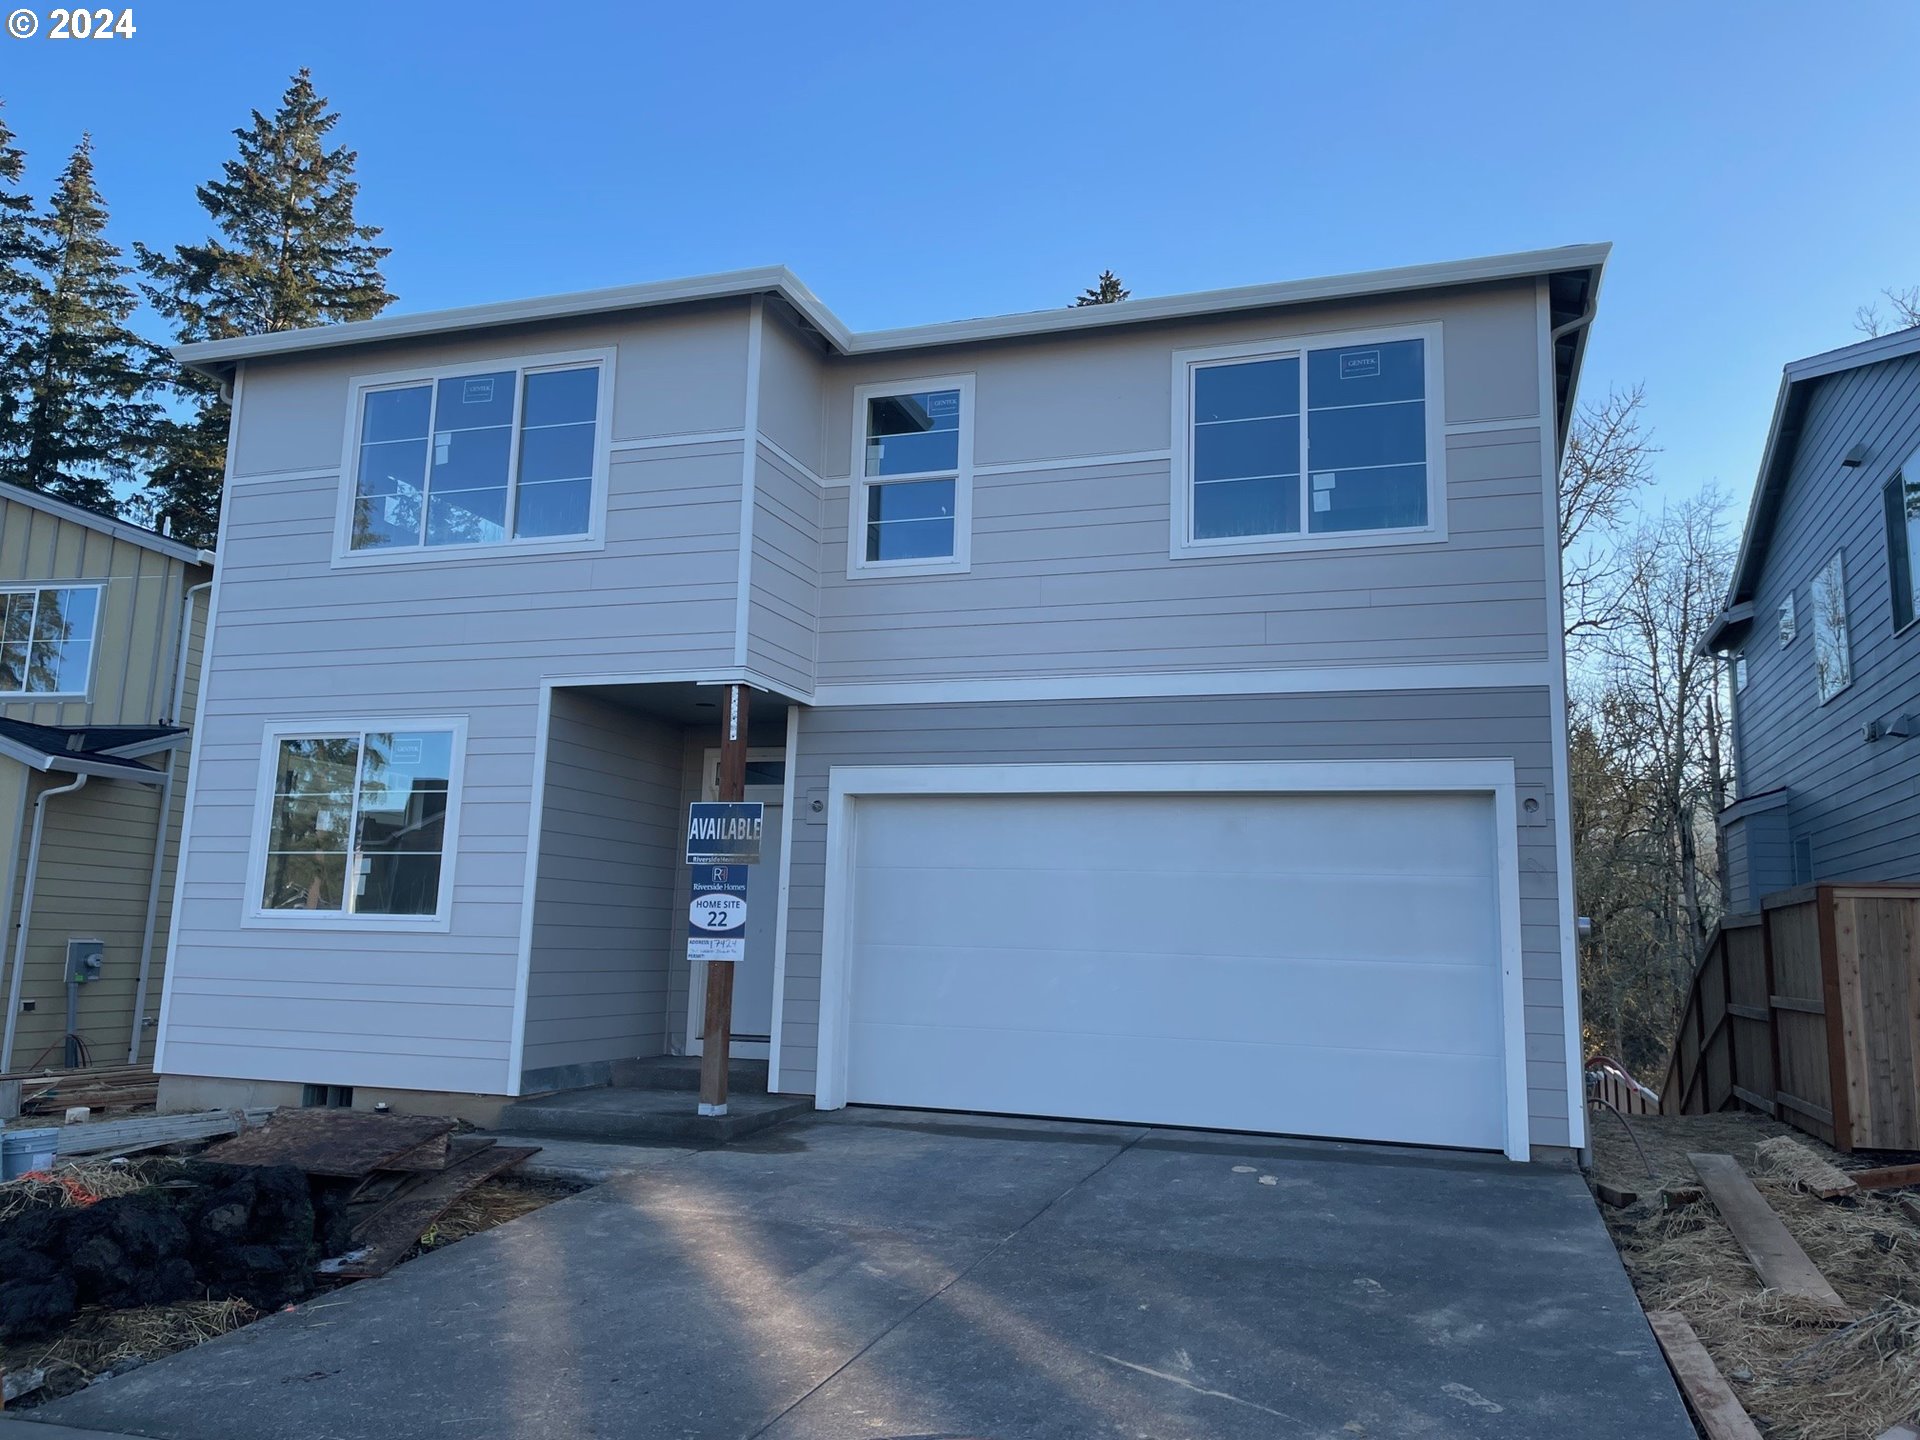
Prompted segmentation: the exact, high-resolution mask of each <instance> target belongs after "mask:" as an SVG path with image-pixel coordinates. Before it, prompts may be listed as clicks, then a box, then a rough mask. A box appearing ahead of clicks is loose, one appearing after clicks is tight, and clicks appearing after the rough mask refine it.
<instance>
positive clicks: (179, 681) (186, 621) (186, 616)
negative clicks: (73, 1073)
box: [0, 552, 213, 1071]
mask: <svg viewBox="0 0 1920 1440" xmlns="http://www.w3.org/2000/svg"><path fill="white" fill-rule="evenodd" d="M203 553H204V552H203ZM212 588H213V582H212V581H211V580H203V581H201V582H200V584H198V585H194V586H190V587H189V588H188V590H187V593H186V595H185V596H184V597H182V599H181V603H180V635H179V638H178V640H177V642H176V643H175V646H174V652H175V659H174V669H173V706H172V709H171V710H169V712H168V714H167V719H168V720H169V721H170V722H172V723H174V724H178V723H179V719H180V707H181V706H182V705H184V704H185V703H186V697H187V656H188V654H189V653H190V651H191V649H192V645H193V605H194V598H195V597H196V596H198V595H199V594H200V592H201V591H203V590H210V589H212ZM188 754H189V755H191V754H192V751H191V749H189V751H188ZM178 760H179V757H178V756H177V755H169V756H168V757H167V778H166V779H165V780H163V781H162V782H161V784H160V814H159V817H158V818H157V819H156V820H155V821H154V824H153V864H152V867H151V869H149V871H148V872H147V918H146V921H145V923H144V924H143V925H142V926H141V928H140V979H139V981H138V982H137V983H136V984H135V986H134V991H133V1033H132V1034H131V1035H129V1036H128V1037H127V1063H128V1064H129V1065H137V1064H139V1063H140V1040H141V1035H142V1032H143V1029H144V1025H143V1022H144V1021H145V1019H146V1009H147V991H148V989H149V987H150V984H151V982H152V979H153V937H154V934H155V933H156V931H157V930H158V929H159V924H160V877H161V872H162V871H164V870H165V869H166V867H167V839H168V837H169V836H170V835H171V834H172V831H173V775H174V771H175V769H176V768H177V767H178ZM5 1068H6V1067H5V1066H0V1071H4V1069H5Z"/></svg>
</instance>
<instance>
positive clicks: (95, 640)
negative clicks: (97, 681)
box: [0, 580, 107, 705]
mask: <svg viewBox="0 0 1920 1440" xmlns="http://www.w3.org/2000/svg"><path fill="white" fill-rule="evenodd" d="M42 590H91V591H93V592H94V599H93V633H92V634H91V635H89V636H88V637H87V673H86V675H85V676H84V677H83V678H82V679H81V682H80V688H79V689H78V690H0V705H40V704H47V703H52V702H58V701H65V700H85V699H88V698H89V697H91V696H92V694H93V676H94V671H95V664H94V662H95V661H96V660H98V659H99V658H100V622H101V620H102V619H103V618H104V617H105V615H106V610H107V586H106V582H105V581H102V580H22V581H20V582H18V583H17V584H13V583H10V584H6V585H0V597H4V596H7V595H38V594H39V593H40V592H41V591H42ZM35 604H36V607H37V605H38V602H37V601H36V602H35ZM34 613H35V615H36V616H37V615H38V613H39V611H38V609H37V608H36V610H35V612H34ZM29 645H31V642H29Z"/></svg>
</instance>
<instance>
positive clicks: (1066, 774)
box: [814, 759, 1571, 1161]
mask: <svg viewBox="0 0 1920 1440" xmlns="http://www.w3.org/2000/svg"><path fill="white" fill-rule="evenodd" d="M827 786H828V789H827V841H826V845H827V873H826V884H825V895H824V902H823V917H822V922H823V928H822V934H821V954H820V1016H819V1032H818V1041H817V1043H818V1047H819V1048H818V1050H817V1052H816V1067H817V1068H816V1070H815V1078H814V1105H815V1108H816V1109H820V1110H838V1109H841V1108H842V1107H844V1106H845V1105H846V1103H847V1056H848V1049H849V1046H848V1034H849V1027H850V1026H851V1023H852V1003H853V898H854V894H853V892H854V861H855V856H856V845H857V835H856V832H857V829H858V824H859V821H858V815H859V808H860V801H861V799H862V798H864V797H869V796H889V795H895V796H898V795H1066V796H1071V795H1264V794H1273V795H1286V794H1302V795H1312V794H1339V793H1342V792H1348V793H1353V794H1381V793H1386V794H1395V793H1410V794H1427V793H1461V792H1465V793H1469V794H1485V795H1487V796H1489V797H1490V798H1491V799H1492V802H1493V807H1492V808H1493V821H1494V846H1495V856H1496V860H1497V870H1498V875H1497V882H1496V883H1497V890H1498V893H1497V897H1496V900H1497V904H1498V907H1499V927H1500V962H1499V970H1500V1020H1501V1040H1502V1045H1503V1047H1504V1049H1503V1056H1504V1060H1503V1076H1504V1082H1505V1083H1504V1089H1505V1092H1506V1093H1505V1097H1504V1099H1505V1114H1504V1122H1505V1123H1504V1129H1505V1132H1506V1134H1505V1145H1504V1149H1505V1152H1506V1155H1507V1157H1508V1158H1509V1159H1511V1160H1519V1161H1524V1160H1526V1159H1528V1158H1529V1156H1530V1153H1531V1152H1530V1144H1531V1140H1530V1129H1529V1127H1530V1124H1531V1121H1530V1118H1529V1116H1528V1113H1527V1056H1526V1020H1525V1013H1526V997H1525V993H1524V985H1523V978H1522V974H1521V970H1522V949H1523V947H1522V944H1521V934H1520V837H1519V828H1518V826H1519V820H1518V811H1517V809H1516V804H1517V800H1516V794H1517V784H1516V780H1515V774H1514V766H1513V762H1512V761H1511V760H1492V759H1485V760H1267V761H1254V762H1250V763H1243V762H1240V761H1174V762H1166V763H1151V762H1150V763H1135V762H1115V763H1096V764H1072V763H1049V764H1012V765H897V766H896V765H873V766H868V765H835V766H832V767H831V768H830V769H829V771H828V779H827ZM1569 1018H1571V1015H1569Z"/></svg>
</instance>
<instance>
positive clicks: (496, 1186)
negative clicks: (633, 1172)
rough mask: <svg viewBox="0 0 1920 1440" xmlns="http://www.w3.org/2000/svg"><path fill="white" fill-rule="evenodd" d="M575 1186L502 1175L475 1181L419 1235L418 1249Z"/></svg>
mask: <svg viewBox="0 0 1920 1440" xmlns="http://www.w3.org/2000/svg"><path fill="white" fill-rule="evenodd" d="M578 1189H579V1187H578V1186H575V1185H568V1184H565V1183H563V1182H560V1181H551V1180H529V1179H514V1178H512V1177H510V1176H509V1177H505V1178H502V1179H497V1180H489V1181H487V1182H486V1183H485V1184H482V1185H476V1186H474V1188H473V1189H471V1190H469V1191H468V1192H467V1193H466V1194H465V1195H462V1196H461V1197H460V1198H459V1199H458V1200H456V1201H455V1202H454V1203H453V1206H452V1208H450V1209H449V1210H448V1211H447V1213H446V1214H444V1215H442V1216H441V1217H440V1218H439V1219H438V1220H436V1221H434V1222H433V1224H432V1225H430V1226H428V1227H427V1232H426V1233H425V1234H424V1235H422V1236H421V1237H420V1249H422V1250H435V1249H438V1248H439V1247H440V1246H442V1245H451V1244H452V1243H453V1242H454V1241H456V1240H464V1239H466V1238H467V1236H469V1235H478V1234H479V1233H480V1232H481V1231H482V1230H491V1229H493V1227H494V1226H496V1225H504V1224H506V1223H507V1222H508V1221H509V1220H518V1219H519V1218H520V1217H521V1216H522V1215H531V1214H532V1213H533V1212H534V1211H536V1210H540V1209H544V1208H545V1207H546V1206H548V1205H551V1204H552V1203H553V1202H554V1201H556V1200H562V1199H565V1198H566V1197H567V1196H568V1195H571V1194H574V1193H575V1192H576V1191H577V1190H578Z"/></svg>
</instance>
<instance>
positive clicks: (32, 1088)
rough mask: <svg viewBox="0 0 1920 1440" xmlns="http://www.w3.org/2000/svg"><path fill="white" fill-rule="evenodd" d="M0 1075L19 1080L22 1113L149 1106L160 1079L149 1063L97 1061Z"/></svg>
mask: <svg viewBox="0 0 1920 1440" xmlns="http://www.w3.org/2000/svg"><path fill="white" fill-rule="evenodd" d="M0 1078H5V1079H7V1080H18V1081H19V1082H20V1113H21V1114H22V1115H62V1114H65V1113H66V1112H67V1111H68V1110H70V1109H73V1108H75V1107H79V1106H85V1107H87V1108H88V1109H91V1110H100V1111H108V1110H121V1111H127V1110H151V1109H152V1108H153V1106H154V1102H155V1101H156V1100H157V1099H158V1098H159V1095H160V1079H159V1077H158V1076H156V1075H155V1074H154V1073H153V1067H152V1066H151V1065H99V1066H92V1067H89V1068H87V1069H84V1070H54V1071H44V1072H42V1073H40V1074H37V1075H33V1074H20V1075H9V1076H6V1077H0Z"/></svg>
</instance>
